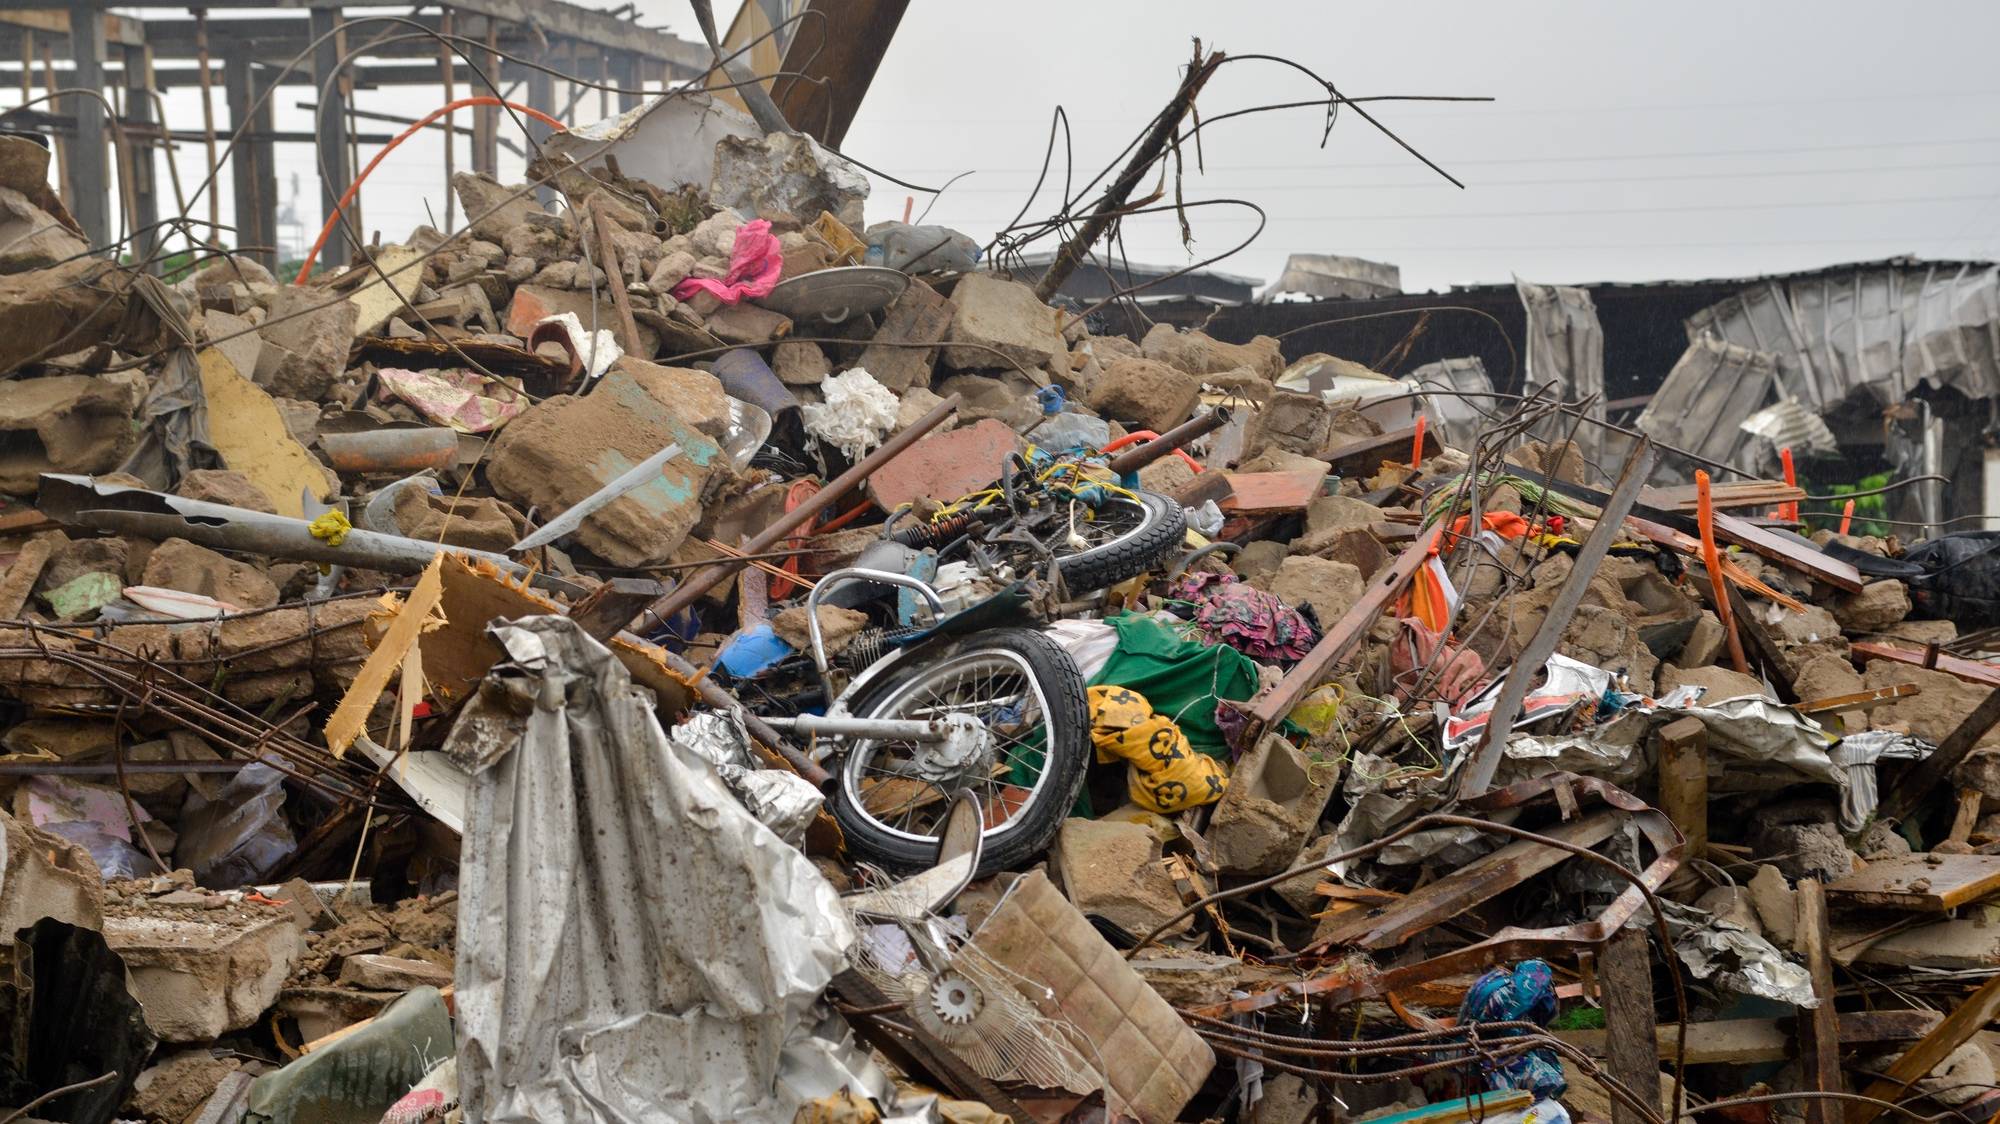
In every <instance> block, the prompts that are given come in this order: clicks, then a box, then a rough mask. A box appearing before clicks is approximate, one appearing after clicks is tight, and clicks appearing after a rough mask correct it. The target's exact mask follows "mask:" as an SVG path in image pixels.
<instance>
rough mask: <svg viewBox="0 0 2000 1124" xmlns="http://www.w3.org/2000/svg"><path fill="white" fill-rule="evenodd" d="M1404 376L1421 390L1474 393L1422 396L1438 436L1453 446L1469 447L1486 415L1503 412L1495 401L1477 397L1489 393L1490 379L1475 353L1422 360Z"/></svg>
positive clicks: (1491, 390) (1491, 391)
mask: <svg viewBox="0 0 2000 1124" xmlns="http://www.w3.org/2000/svg"><path fill="white" fill-rule="evenodd" d="M1405 377H1406V378H1408V379H1409V380H1410V381H1411V382H1414V383H1416V384H1417V386H1418V387H1420V388H1421V389H1424V390H1456V391H1460V392H1462V393H1465V394H1471V395H1475V397H1471V398H1460V397H1459V396H1458V395H1456V394H1431V395H1426V396H1425V398H1424V410H1425V412H1426V413H1428V414H1429V415H1430V417H1431V419H1432V420H1433V421H1435V422H1437V423H1438V427H1439V428H1440V429H1441V430H1442V432H1441V433H1440V434H1439V436H1440V437H1441V438H1442V439H1443V441H1444V443H1445V444H1447V445H1450V446H1452V447H1453V448H1455V449H1470V448H1472V445H1473V438H1474V437H1476V436H1478V434H1479V427H1480V426H1481V425H1483V424H1485V423H1486V419H1487V417H1488V416H1489V415H1492V414H1495V413H1504V412H1505V411H1504V410H1502V409H1501V408H1500V407H1501V406H1502V403H1500V402H1499V401H1497V400H1495V399H1493V398H1486V397H1478V396H1479V395H1488V394H1491V393H1493V380H1492V379H1491V378H1489V377H1487V374H1486V364H1485V363H1482V362H1480V359H1479V357H1478V356H1477V355H1468V356H1465V357H1463V358H1459V359H1440V360H1438V361H1437V362H1435V363H1426V364H1424V365H1423V366H1421V367H1418V368H1417V369H1416V370H1414V371H1411V372H1410V373H1409V374H1408V375H1406V376H1405Z"/></svg>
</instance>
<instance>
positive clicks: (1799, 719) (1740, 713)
mask: <svg viewBox="0 0 2000 1124" xmlns="http://www.w3.org/2000/svg"><path fill="white" fill-rule="evenodd" d="M1656 713H1659V714H1662V715H1666V716H1667V717H1669V718H1671V717H1675V716H1678V715H1682V714H1691V715H1693V716H1695V717H1696V718H1699V719H1701V724H1702V725H1704V726H1706V727H1708V748H1709V749H1710V750H1712V751H1715V752H1718V753H1726V754H1728V755H1729V756H1731V757H1735V758H1737V759H1739V760H1741V761H1746V762H1750V763H1753V764H1759V765H1780V766H1783V767H1785V768H1787V769H1789V770H1791V771H1793V772H1796V773H1800V774H1803V775H1805V776H1806V777H1809V778H1811V779H1812V780H1816V781H1824V782H1825V783H1827V784H1830V785H1835V786H1837V787H1839V788H1840V789H1841V790H1842V791H1843V792H1844V791H1845V790H1846V788H1847V771H1846V770H1845V769H1842V768H1841V767H1839V766H1838V765H1835V764H1834V762H1833V758H1832V757H1831V756H1830V755H1829V751H1830V750H1831V749H1832V748H1833V745H1834V743H1835V741H1836V740H1837V739H1835V738H1834V736H1833V735H1832V734H1829V733H1827V732H1826V729H1825V727H1822V726H1821V725H1820V724H1819V723H1817V722H1815V721H1813V720H1812V719H1810V718H1807V717H1806V716H1805V715H1803V714H1800V713H1799V712H1798V711H1796V710H1793V709H1792V708H1791V707H1788V706H1786V705H1784V704H1783V703H1777V702H1772V701H1771V700H1770V699H1766V698H1760V697H1758V696H1755V695H1745V696H1743V697H1741V698H1734V699H1723V700H1722V701H1720V702H1716V703H1712V704H1709V705H1706V706H1704V705H1701V704H1699V703H1697V704H1695V705H1692V706H1684V707H1671V706H1661V707H1659V708H1658V710H1657V711H1656ZM1729 775H1730V773H1728V772H1723V773H1717V772H1716V771H1715V770H1710V782H1709V783H1710V784H1711V785H1713V784H1714V783H1715V782H1716V780H1718V779H1721V778H1723V777H1727V776H1729Z"/></svg>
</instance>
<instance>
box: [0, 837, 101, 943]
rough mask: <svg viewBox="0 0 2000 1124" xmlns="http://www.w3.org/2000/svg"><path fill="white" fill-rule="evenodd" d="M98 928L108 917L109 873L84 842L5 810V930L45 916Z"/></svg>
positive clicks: (0, 879)
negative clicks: (106, 891)
mask: <svg viewBox="0 0 2000 1124" xmlns="http://www.w3.org/2000/svg"><path fill="white" fill-rule="evenodd" d="M44 917H48V918H52V919H54V920H57V921H60V922H62V923H63V924H65V925H76V926H78V927H80V928H85V929H95V928H98V927H99V926H100V925H102V924H103V922H104V878H103V876H102V875H101V874H99V873H98V869H97V864H96V863H95V862H93V861H92V860H91V857H90V852H89V851H88V850H86V849H85V848H84V847H83V845H82V844H79V843H73V842H71V841H70V840H68V839H65V838H63V837H62V836H60V835H56V834H53V833H51V832H47V831H43V830H42V829H41V828H39V827H36V826H35V825H34V824H32V823H29V822H27V821H26V820H17V819H15V818H14V817H13V816H10V815H8V814H7V813H6V812H5V811H0V934H4V935H6V937H7V938H8V939H9V940H10V941H11V940H12V938H13V934H14V933H15V932H17V931H18V930H21V929H25V928H27V927H28V926H30V925H33V924H34V923H35V922H37V921H40V920H41V919H42V918H44Z"/></svg>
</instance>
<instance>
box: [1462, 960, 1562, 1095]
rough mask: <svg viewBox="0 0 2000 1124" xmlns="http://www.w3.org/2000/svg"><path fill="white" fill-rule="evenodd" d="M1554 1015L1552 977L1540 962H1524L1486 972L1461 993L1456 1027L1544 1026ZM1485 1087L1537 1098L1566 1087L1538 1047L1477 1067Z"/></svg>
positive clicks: (1513, 1032)
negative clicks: (1520, 1092) (1484, 1024)
mask: <svg viewBox="0 0 2000 1124" xmlns="http://www.w3.org/2000/svg"><path fill="white" fill-rule="evenodd" d="M1555 1017H1556V987H1555V974H1554V972H1552V971H1551V970H1550V968H1549V965H1548V963H1547V962H1546V961H1543V960H1523V961H1521V962H1520V963H1519V964H1517V965H1515V967H1514V969H1513V970H1512V971H1509V970H1507V969H1506V968H1488V969H1487V970H1486V974H1485V975H1483V976H1480V977H1479V978H1478V979H1477V980H1475V981H1473V984H1472V986H1471V987H1470V988H1468V989H1467V990H1466V992H1465V1002H1464V1004H1462V1005H1461V1006H1460V1007H1459V1010H1458V1024H1459V1025H1460V1026H1471V1025H1473V1024H1475V1023H1499V1022H1532V1023H1535V1024H1536V1025H1538V1026H1547V1025H1549V1020H1550V1019H1553V1018H1555ZM1523 1033H1525V1031H1524V1030H1521V1029H1518V1028H1517V1029H1509V1030H1498V1031H1494V1032H1493V1035H1491V1036H1489V1037H1504V1038H1511V1037H1515V1036H1517V1035H1520V1034H1523ZM1481 1069H1482V1070H1483V1072H1484V1073H1485V1076H1486V1087H1487V1088H1489V1089H1526V1090H1527V1091H1529V1092H1531V1093H1533V1094H1535V1095H1536V1096H1537V1097H1541V1098H1544V1099H1546V1098H1550V1097H1560V1096H1562V1094H1563V1090H1564V1089H1566V1088H1567V1087H1568V1083H1567V1082H1566V1081H1564V1080H1563V1070H1562V1063H1561V1062H1560V1061H1557V1060H1556V1055H1555V1051H1554V1050H1549V1049H1537V1050H1529V1051H1527V1052H1525V1053H1521V1054H1516V1055H1514V1056H1513V1057H1510V1058H1504V1059H1501V1060H1499V1061H1495V1062H1487V1063H1482V1064H1481Z"/></svg>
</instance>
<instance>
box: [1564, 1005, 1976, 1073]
mask: <svg viewBox="0 0 2000 1124" xmlns="http://www.w3.org/2000/svg"><path fill="white" fill-rule="evenodd" d="M1943 1021H1944V1016H1943V1015H1940V1014H1938V1013H1937V1012H1935V1011H1842V1012H1841V1013H1840V1016H1839V1019H1838V1023H1839V1029H1840V1042H1841V1045H1843V1046H1845V1047H1848V1048H1851V1049H1859V1048H1864V1047H1881V1046H1887V1047H1894V1046H1901V1045H1903V1044H1905V1043H1909V1042H1915V1041H1916V1040H1917V1039H1919V1038H1922V1037H1923V1036H1924V1035H1926V1034H1929V1033H1930V1032H1931V1029H1932V1028H1933V1027H1935V1026H1937V1025H1938V1024H1939V1023H1941V1022H1943ZM1797 1029H1798V1028H1797V1025H1796V1020H1794V1019H1791V1018H1783V1019H1718V1020H1716V1021H1714V1022H1704V1023H1690V1024H1689V1025H1688V1036H1687V1064H1689V1065H1753V1064H1756V1063H1759V1062H1782V1061H1789V1060H1790V1059H1792V1058H1795V1057H1798V1045H1799V1043H1798V1038H1797V1037H1796V1032H1797ZM1679 1033H1680V1025H1679V1024H1678V1023H1664V1024H1662V1025H1661V1026H1660V1027H1659V1028H1657V1029H1656V1030H1655V1031H1654V1047H1655V1049H1656V1051H1657V1055H1658V1059H1659V1060H1660V1061H1668V1060H1670V1059H1672V1058H1673V1056H1674V1042H1675V1039H1676V1037H1677V1036H1678V1035H1679ZM1555 1035H1556V1037H1558V1038H1560V1039H1562V1040H1563V1041H1565V1042H1568V1043H1569V1044H1570V1045H1572V1046H1575V1047H1577V1048H1578V1049H1580V1050H1583V1051H1584V1052H1586V1053H1589V1054H1592V1055H1595V1056H1597V1057H1600V1058H1601V1057H1604V1056H1606V1053H1607V1051H1608V1050H1609V1045H1608V1044H1607V1042H1606V1039H1607V1038H1608V1037H1609V1036H1608V1035H1607V1034H1606V1032H1605V1031H1602V1030H1559V1031H1556V1032H1555Z"/></svg>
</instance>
